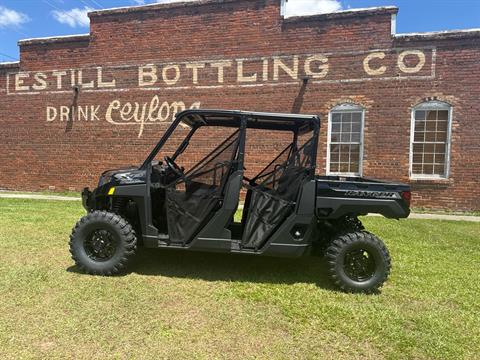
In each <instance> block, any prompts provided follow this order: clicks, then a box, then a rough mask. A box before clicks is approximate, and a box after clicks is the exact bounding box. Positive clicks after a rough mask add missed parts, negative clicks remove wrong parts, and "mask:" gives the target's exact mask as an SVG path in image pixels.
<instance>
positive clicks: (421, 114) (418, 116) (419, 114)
mask: <svg viewBox="0 0 480 360" xmlns="http://www.w3.org/2000/svg"><path fill="white" fill-rule="evenodd" d="M415 120H425V111H423V110H417V111H415Z"/></svg>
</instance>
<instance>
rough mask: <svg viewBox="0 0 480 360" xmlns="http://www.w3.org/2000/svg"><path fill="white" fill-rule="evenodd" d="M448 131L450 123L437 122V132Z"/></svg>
mask: <svg viewBox="0 0 480 360" xmlns="http://www.w3.org/2000/svg"><path fill="white" fill-rule="evenodd" d="M447 129H448V122H446V121H438V122H437V131H447Z"/></svg>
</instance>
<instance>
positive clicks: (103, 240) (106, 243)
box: [84, 229, 117, 261]
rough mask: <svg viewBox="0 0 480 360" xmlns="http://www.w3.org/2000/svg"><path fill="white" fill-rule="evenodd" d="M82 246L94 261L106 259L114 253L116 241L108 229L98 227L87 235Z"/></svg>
mask: <svg viewBox="0 0 480 360" xmlns="http://www.w3.org/2000/svg"><path fill="white" fill-rule="evenodd" d="M84 247H85V252H86V253H87V256H88V257H89V258H90V259H92V260H94V261H107V260H110V259H111V258H112V257H113V255H115V252H116V250H117V241H116V239H115V237H114V236H113V234H112V233H111V232H110V231H108V230H105V229H98V230H95V231H93V232H92V233H91V234H90V235H89V236H88V237H87V239H86V240H85V243H84Z"/></svg>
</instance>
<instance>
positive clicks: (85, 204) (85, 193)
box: [82, 187, 92, 211]
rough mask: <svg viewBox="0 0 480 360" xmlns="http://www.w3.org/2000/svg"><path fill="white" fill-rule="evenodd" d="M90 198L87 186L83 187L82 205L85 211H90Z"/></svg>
mask: <svg viewBox="0 0 480 360" xmlns="http://www.w3.org/2000/svg"><path fill="white" fill-rule="evenodd" d="M91 198H92V192H91V191H90V190H89V188H88V187H86V188H84V189H83V190H82V205H83V207H84V208H85V210H87V211H90V209H91V208H92V207H91Z"/></svg>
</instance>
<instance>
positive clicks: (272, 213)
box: [70, 110, 410, 293]
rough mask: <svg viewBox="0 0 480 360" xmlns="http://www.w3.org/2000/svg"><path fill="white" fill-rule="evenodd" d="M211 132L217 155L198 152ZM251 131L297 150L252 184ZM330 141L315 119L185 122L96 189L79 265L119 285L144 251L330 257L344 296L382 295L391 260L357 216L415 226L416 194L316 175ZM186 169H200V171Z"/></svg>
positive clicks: (235, 114) (253, 116) (227, 117)
mask: <svg viewBox="0 0 480 360" xmlns="http://www.w3.org/2000/svg"><path fill="white" fill-rule="evenodd" d="M205 127H208V129H207V130H208V131H209V132H208V133H209V134H212V133H214V134H219V135H218V136H215V138H218V137H219V136H220V134H224V135H223V136H224V138H222V139H220V140H221V141H217V144H216V145H214V146H212V147H213V148H211V149H207V150H208V152H207V151H205V146H202V147H200V146H198V147H197V148H195V145H191V144H193V143H195V141H194V140H195V137H196V135H197V136H200V137H205V135H204V133H201V131H200V130H202V129H203V130H205ZM251 129H255V130H251ZM176 130H181V133H182V134H183V136H182V137H180V138H178V137H175V139H177V140H178V146H176V147H175V148H172V147H171V146H167V145H166V143H167V142H168V141H169V140H171V139H173V138H174V135H173V133H174V131H176ZM251 131H254V132H255V137H256V139H257V140H256V141H258V138H259V136H261V134H262V133H264V138H265V139H269V138H276V137H277V136H280V135H282V136H287V137H288V138H289V139H288V142H289V144H288V146H286V147H285V148H283V149H282V150H278V149H277V150H276V153H274V152H273V150H272V149H270V152H269V151H268V150H267V149H262V151H263V153H262V156H261V158H263V159H265V160H266V161H265V165H266V166H265V168H264V169H263V170H261V171H260V172H259V173H258V174H257V175H255V176H253V177H251V178H247V177H246V176H245V174H244V172H245V171H246V169H245V167H248V166H249V165H250V164H248V163H246V159H245V155H246V154H245V151H246V149H248V146H246V143H248V141H249V139H248V135H249V134H250V132H251ZM319 131H320V119H319V117H318V116H313V115H312V116H309V115H297V114H274V113H256V112H242V111H226V110H186V111H184V112H182V113H179V114H178V115H177V116H176V118H175V121H174V122H173V124H172V125H171V126H170V127H169V129H168V130H167V131H166V132H165V134H164V135H163V137H162V138H161V140H160V141H159V143H158V144H157V146H155V148H154V149H153V151H152V152H151V153H150V155H149V156H148V157H147V159H146V160H145V162H144V163H143V164H142V165H141V166H139V167H131V168H127V169H121V170H111V171H106V172H104V173H103V174H102V176H101V177H100V181H99V183H98V187H97V188H96V189H95V190H93V191H92V192H91V191H89V189H88V188H85V189H84V190H83V192H82V199H83V205H84V207H85V209H86V210H87V211H88V214H87V215H85V216H84V217H83V218H81V219H80V221H79V222H78V223H77V224H76V226H75V228H74V229H73V232H72V235H71V237H70V251H71V253H72V256H73V259H74V260H75V262H76V264H77V266H78V267H79V268H80V269H82V270H84V271H85V272H88V273H90V274H97V275H113V274H116V273H119V272H120V271H122V270H124V269H125V267H126V266H127V264H128V262H129V260H130V259H131V258H132V257H133V256H134V255H135V251H136V249H137V247H139V246H144V247H146V248H169V249H183V250H196V251H214V252H219V253H222V252H223V253H235V254H245V255H251V256H278V257H300V256H305V255H317V254H321V255H324V256H325V257H326V260H327V266H328V269H329V273H330V276H331V278H332V280H333V282H334V283H335V284H336V285H337V286H338V287H340V288H341V289H343V290H345V291H350V292H366V293H369V292H374V291H376V290H377V289H378V288H379V287H380V286H381V285H382V284H383V283H384V281H385V280H386V279H387V277H388V275H389V272H390V256H389V253H388V251H387V249H386V247H385V245H384V244H383V242H382V241H381V240H380V239H379V238H377V237H376V236H375V235H373V234H371V233H369V232H368V231H365V229H364V227H363V226H362V224H361V222H360V221H359V220H358V218H357V217H358V216H359V215H365V214H367V213H379V214H382V215H384V216H385V217H387V218H394V219H399V218H405V217H408V215H409V212H410V210H409V205H410V188H409V186H407V185H401V184H391V183H385V182H381V181H376V180H369V179H365V178H361V177H339V176H316V175H315V167H316V160H317V147H318V137H319ZM200 133H201V134H200ZM216 140H219V139H216ZM211 143H215V142H214V141H213V142H212V141H209V142H207V144H211ZM266 143H272V141H270V142H266ZM286 143H287V142H286ZM207 147H208V146H207ZM202 151H204V152H205V154H203V155H202V156H201V157H200V156H199V155H198V154H199V153H201V152H202ZM247 155H248V154H247ZM259 158H260V157H259V156H258V155H257V160H258V159H259ZM182 159H184V160H182ZM185 159H186V160H185ZM185 161H187V162H189V163H191V166H190V167H189V169H188V170H185V169H184V167H183V166H182V165H186V166H187V164H186V163H184V162H185ZM252 166H253V164H252ZM241 199H244V203H243V210H241V209H242V206H241V204H240V203H241V201H240V200H241ZM237 211H238V212H240V211H242V213H241V217H240V214H239V213H238V214H236V213H237Z"/></svg>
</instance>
